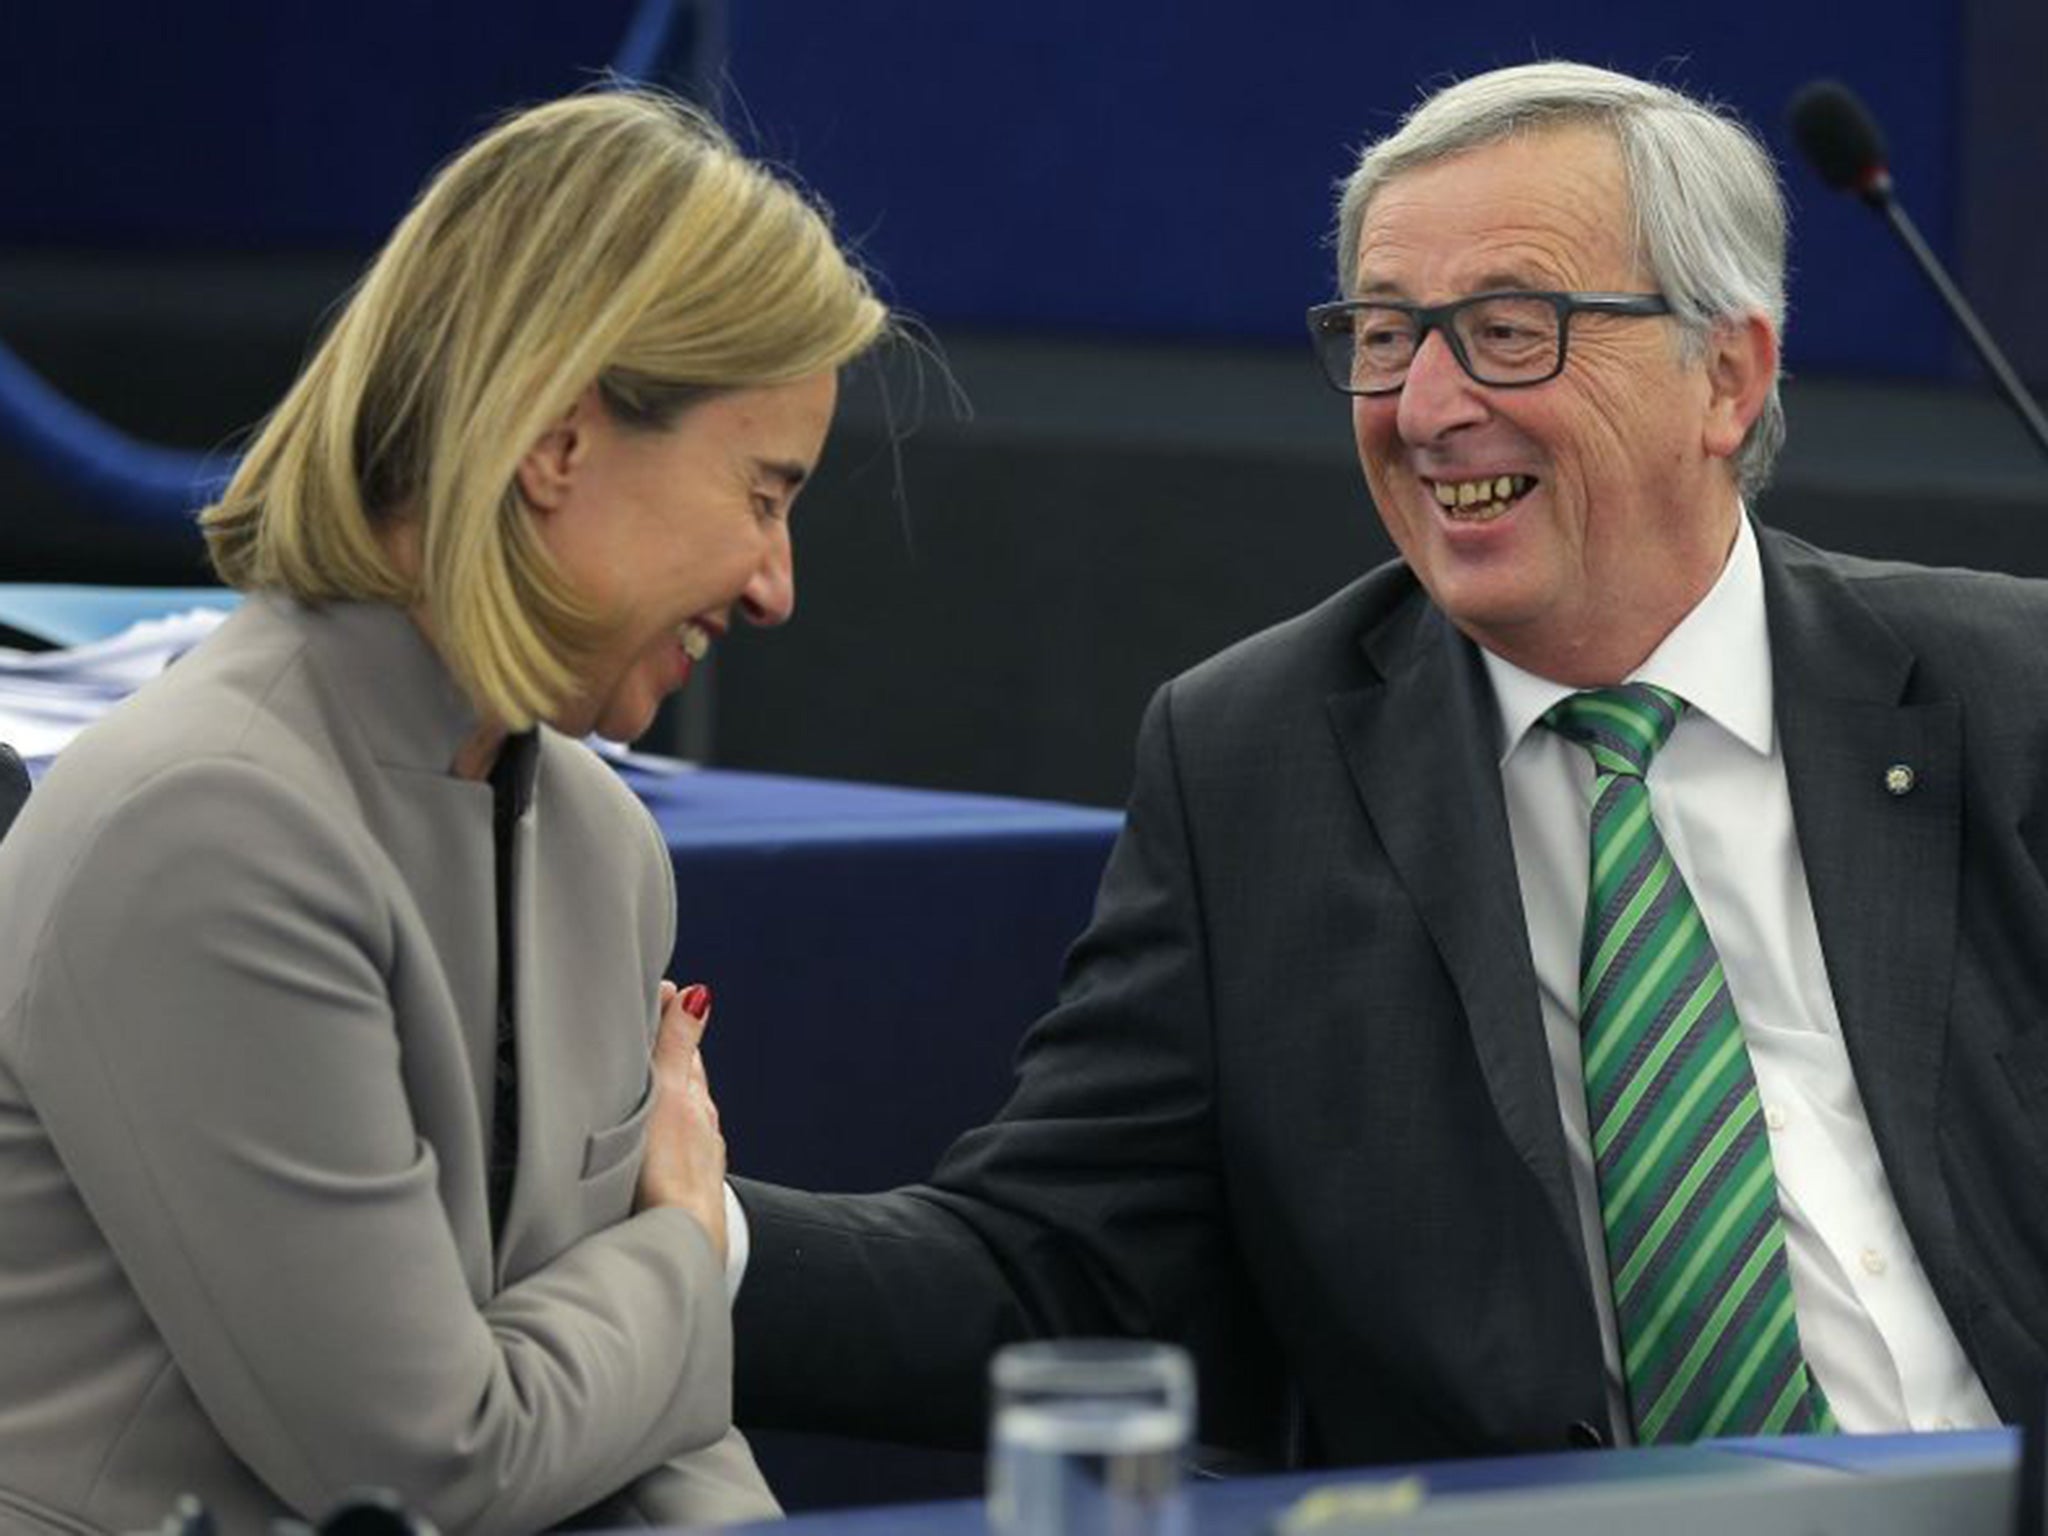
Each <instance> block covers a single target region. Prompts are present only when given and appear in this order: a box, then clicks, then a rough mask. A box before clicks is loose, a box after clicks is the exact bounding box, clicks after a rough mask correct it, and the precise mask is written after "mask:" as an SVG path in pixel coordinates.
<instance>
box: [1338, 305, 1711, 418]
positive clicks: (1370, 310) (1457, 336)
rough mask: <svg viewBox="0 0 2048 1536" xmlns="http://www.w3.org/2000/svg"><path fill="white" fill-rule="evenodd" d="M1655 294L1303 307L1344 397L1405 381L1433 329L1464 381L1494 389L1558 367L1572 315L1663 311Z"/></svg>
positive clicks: (1393, 388)
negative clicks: (1442, 340) (1444, 345)
mask: <svg viewBox="0 0 2048 1536" xmlns="http://www.w3.org/2000/svg"><path fill="white" fill-rule="evenodd" d="M1670 313H1671V305H1670V302H1669V301H1668V300H1666V299H1665V298H1664V296H1663V295H1662V294H1658V293H1546V292H1541V291H1538V290H1535V289H1523V288H1510V289H1502V290H1500V291H1498V292H1495V293H1475V294H1473V295H1472V296H1471V297H1470V298H1467V299H1458V300H1455V301H1454V302H1452V303H1449V304H1403V303H1400V302H1399V301H1397V300H1394V299H1346V300H1344V301H1343V302H1341V303H1337V304H1318V305H1316V306H1315V307H1314V308H1313V309H1311V310H1310V311H1309V312H1308V333H1309V336H1310V338H1311V339H1312V340H1313V342H1314V344H1315V349H1316V357H1317V359H1318V360H1319V361H1320V362H1321V363H1322V365H1323V377H1324V378H1326V379H1328V380H1329V381H1330V386H1331V387H1332V388H1333V389H1338V390H1341V391H1343V392H1344V393H1345V394H1347V395H1391V394H1394V393H1396V392H1397V391H1398V390H1399V389H1400V388H1401V386H1402V385H1403V384H1405V383H1406V382H1407V381H1408V368H1409V365H1410V364H1411V363H1413V362H1414V361H1415V354H1416V353H1417V352H1418V351H1420V350H1421V348H1422V342H1423V338H1424V337H1426V336H1428V335H1429V333H1430V332H1431V331H1440V332H1442V333H1443V338H1444V341H1445V343H1446V344H1448V345H1449V347H1450V349H1451V356H1453V357H1455V358H1456V359H1457V360H1458V366H1459V367H1460V368H1463V369H1464V370H1465V372H1466V374H1467V375H1469V376H1470V377H1471V378H1472V380H1473V381H1474V382H1476V383H1479V384H1485V385H1488V386H1490V387H1492V388H1495V389H1520V388H1523V387H1524V386H1526V385H1530V384H1541V383H1544V382H1545V381H1547V380H1549V379H1554V378H1556V377H1557V376H1558V375H1559V374H1560V373H1562V372H1564V356H1565V346H1566V341H1567V338H1568V337H1569V336H1570V334H1571V321H1572V316H1573V315H1579V314H1592V315H1668V314H1670Z"/></svg>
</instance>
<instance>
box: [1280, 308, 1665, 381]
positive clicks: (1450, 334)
mask: <svg viewBox="0 0 2048 1536" xmlns="http://www.w3.org/2000/svg"><path fill="white" fill-rule="evenodd" d="M1495 299H1540V300H1542V301H1544V302H1545V303H1547V304H1549V305H1550V307H1551V309H1552V310H1553V311H1555V313H1556V315H1557V362H1556V364H1555V365H1554V366H1553V367H1552V368H1551V370H1550V372H1548V373H1545V374H1541V375H1539V376H1538V377H1536V378H1533V379H1509V380H1505V381H1496V380H1493V379H1482V378H1481V377H1480V376H1479V372H1478V370H1477V369H1475V368H1474V367H1473V366H1472V359H1471V358H1470V357H1468V356H1466V354H1465V342H1464V339H1463V338H1462V337H1461V336H1459V335H1458V328H1457V327H1456V326H1455V325H1453V324H1451V323H1450V322H1451V320H1452V319H1453V317H1455V316H1456V315H1457V314H1458V313H1459V311H1461V310H1465V309H1469V308H1471V307H1472V306H1473V305H1475V304H1484V303H1487V302H1488V301H1490V300H1495ZM1365 309H1391V310H1394V311H1396V312H1397V313H1400V314H1405V315H1407V316H1408V317H1409V319H1410V320H1412V321H1413V322H1414V324H1415V327H1416V330H1415V351H1414V352H1411V353H1410V354H1409V355H1408V368H1404V369H1403V370H1402V372H1401V377H1400V379H1399V380H1397V381H1396V382H1395V383H1392V384H1387V385H1383V386H1381V387H1380V388H1378V389H1354V388H1352V387H1350V386H1349V385H1346V384H1339V383H1338V382H1337V380H1336V378H1335V377H1334V376H1333V375H1332V374H1331V372H1330V369H1329V367H1328V365H1327V364H1326V363H1324V360H1323V349H1322V346H1321V344H1320V343H1321V340H1322V338H1323V336H1324V335H1325V334H1327V333H1326V332H1324V331H1323V330H1321V329H1320V328H1319V327H1318V324H1317V322H1318V321H1320V320H1322V319H1323V318H1324V317H1325V316H1328V315H1340V314H1352V315H1355V314H1357V313H1358V312H1359V311H1360V310H1365ZM1675 313H1676V311H1675V310H1673V308H1672V307H1671V301H1670V300H1669V299H1667V298H1665V297H1664V295H1663V294H1661V293H1570V292H1560V291H1557V290H1553V289H1545V288H1493V289H1489V290H1487V291H1486V292H1485V293H1474V294H1468V295H1466V296H1465V297H1464V298H1462V299H1453V300H1451V301H1450V302H1449V303H1448V304H1410V303H1408V302H1406V301H1405V300H1402V299H1338V300H1336V301H1335V302H1333V303H1329V304H1313V305H1310V306H1309V311H1308V333H1309V341H1310V349H1311V350H1312V351H1313V352H1314V353H1315V355H1316V363H1317V365H1318V366H1317V369H1316V371H1317V372H1318V373H1320V374H1321V375H1322V376H1323V382H1324V383H1326V384H1328V385H1329V386H1330V388H1332V389H1334V390H1336V391H1337V392H1338V393H1339V394H1342V395H1350V396H1352V397H1353V398H1355V399H1365V400H1384V399H1385V398H1386V397H1387V396H1389V395H1398V394H1399V393H1400V392H1401V391H1402V390H1404V389H1406V388H1407V387H1408V370H1409V369H1412V368H1413V367H1414V366H1415V356H1416V353H1419V352H1421V351H1422V344H1423V343H1424V342H1425V341H1427V340H1429V333H1430V332H1431V331H1435V332H1436V333H1437V334H1438V335H1440V336H1442V337H1443V339H1444V345H1445V346H1447V347H1449V348H1450V351H1451V356H1452V357H1454V358H1456V359H1457V361H1458V366H1459V367H1460V368H1461V369H1463V370H1464V373H1465V377H1466V378H1468V379H1470V380H1471V381H1472V382H1473V383H1474V384H1477V385H1479V386H1480V387H1481V388H1482V389H1528V388H1531V387H1532V386H1534V385H1537V384H1548V383H1549V382H1550V381H1551V380H1552V379H1554V378H1556V377H1557V376H1558V375H1559V374H1561V373H1563V372H1564V365H1565V358H1566V356H1567V355H1568V354H1569V353H1570V351H1571V334H1572V324H1571V322H1572V316H1573V315H1581V314H1591V315H1624V316H1632V317H1637V316H1639V317H1643V318H1655V317H1657V316H1659V315H1670V314H1675Z"/></svg>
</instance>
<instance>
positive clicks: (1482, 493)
mask: <svg viewBox="0 0 2048 1536" xmlns="http://www.w3.org/2000/svg"><path fill="white" fill-rule="evenodd" d="M1423 483H1424V484H1425V485H1427V486H1428V487H1429V493H1430V494H1431V495H1432V496H1434V497H1435V498H1436V504H1437V505H1438V506H1439V507H1441V508H1443V510H1444V511H1445V512H1446V513H1448V514H1449V515H1450V516H1451V517H1452V518H1454V519H1455V520H1457V521H1459V522H1474V523H1485V522H1491V521H1493V519H1495V518H1497V517H1500V516H1503V515H1504V514H1505V513H1506V512H1507V510H1508V508H1509V507H1512V506H1513V505H1514V504H1515V503H1516V502H1518V501H1520V500H1521V499H1522V498H1523V497H1524V496H1526V495H1528V494H1529V492H1530V491H1532V490H1534V489H1535V488H1536V477H1535V476H1534V475H1492V476H1489V477H1488V478H1486V479H1484V480H1426V481H1424V482H1423Z"/></svg>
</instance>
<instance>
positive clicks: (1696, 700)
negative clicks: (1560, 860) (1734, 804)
mask: <svg viewBox="0 0 2048 1536" xmlns="http://www.w3.org/2000/svg"><path fill="white" fill-rule="evenodd" d="M1479 654H1480V655H1481V656H1482V657H1483V658H1484V659H1485V661H1486V672H1487V676H1488V677H1489V678H1491V679H1492V681H1493V696H1494V699H1495V701H1496V703H1497V704H1498V706H1499V708H1500V741H1501V752H1500V760H1501V763H1502V764H1503V765H1505V764H1506V763H1507V760H1508V759H1509V758H1510V757H1512V756H1513V755H1514V752H1515V749H1516V748H1517V747H1518V746H1520V745H1521V743H1522V739H1523V738H1524V737H1525V736H1527V735H1528V734H1529V731H1530V729H1531V728H1532V727H1533V726H1535V724H1536V723H1537V721H1539V720H1541V719H1542V718H1543V714H1544V712H1545V711H1546V710H1548V709H1549V708H1550V706H1551V705H1553V704H1555V703H1556V702H1557V701H1558V700H1559V699H1562V698H1564V697H1566V696H1567V695H1568V694H1571V693H1573V692H1574V691H1576V690H1574V689H1571V688H1568V687H1566V686H1565V685H1564V684H1563V683H1554V682H1552V681H1551V680H1550V679H1549V678H1547V677H1538V676H1536V674H1535V673H1533V672H1525V671H1523V670H1522V669H1521V668H1520V667H1518V666H1516V665H1515V664H1514V663H1513V662H1511V661H1503V660H1502V659H1501V658H1500V657H1498V656H1496V655H1494V654H1493V652H1491V651H1489V650H1487V649H1486V648H1485V647H1484V646H1482V647H1480V651H1479ZM1626 681H1628V682H1632V683H1635V682H1641V683H1655V684H1657V685H1658V686H1659V687H1661V688H1668V689H1670V690H1671V691H1672V692H1673V693H1675V694H1677V695H1678V696H1679V697H1680V698H1682V699H1684V700H1685V701H1686V702H1687V703H1688V704H1690V705H1691V706H1692V709H1693V711H1694V712H1695V713H1697V714H1701V715H1705V716H1706V717H1707V718H1709V719H1710V720H1712V721H1714V722H1715V723H1716V724H1717V725H1719V726H1720V727H1721V728H1722V729H1723V730H1725V731H1727V732H1728V733H1729V734H1730V735H1731V736H1733V737H1735V738H1736V739H1737V740H1738V741H1740V742H1742V743H1743V744H1744V745H1745V746H1747V747H1749V748H1750V750H1751V751H1753V752H1756V753H1758V754H1760V755H1766V756H1767V755H1768V754H1769V753H1770V752H1771V750H1772V747H1773V743H1774V741H1775V735H1774V730H1775V727H1774V725H1773V716H1772V712H1771V644H1770V630H1769V625H1768V621H1767V619H1766V616H1765V613H1764V572H1763V560H1762V557H1761V556H1760V555H1759V554H1758V552H1757V543H1756V532H1755V530H1754V529H1752V528H1751V527H1750V525H1749V517H1748V515H1747V513H1745V514H1744V515H1743V516H1742V517H1741V518H1739V519H1738V526H1737V529H1736V533H1735V547H1734V548H1733V549H1731V550H1729V552H1728V562H1727V564H1726V565H1724V566H1722V568H1721V574H1720V576H1719V578H1717V579H1716V580H1715V582H1714V585H1713V587H1712V588H1711V589H1709V590H1708V592H1707V595H1706V596H1705V597H1703V598H1701V599H1700V600H1699V601H1698V602H1697V603H1695V604H1694V605H1693V609H1692V611H1691V612H1690V613H1688V614H1687V615H1686V616H1685V617H1684V618H1682V619H1680V620H1679V621H1678V626H1677V627H1676V628H1675V629H1673V630H1672V631H1671V633H1670V634H1668V635H1666V636H1665V637H1664V639H1663V642H1662V643H1661V644H1660V645H1659V646H1658V647H1657V648H1656V649H1655V650H1654V651H1652V652H1651V653H1650V654H1649V656H1648V657H1646V658H1645V659H1644V661H1643V664H1642V665H1641V666H1639V667H1637V668H1636V669H1635V671H1633V672H1631V673H1630V674H1629V675H1628V678H1627V679H1626Z"/></svg>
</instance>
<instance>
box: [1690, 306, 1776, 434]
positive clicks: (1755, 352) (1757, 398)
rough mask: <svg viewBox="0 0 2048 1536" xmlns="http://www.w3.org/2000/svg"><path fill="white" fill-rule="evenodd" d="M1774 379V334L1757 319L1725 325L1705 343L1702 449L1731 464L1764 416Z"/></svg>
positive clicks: (1715, 329)
mask: <svg viewBox="0 0 2048 1536" xmlns="http://www.w3.org/2000/svg"><path fill="white" fill-rule="evenodd" d="M1777 377H1778V333H1777V331H1776V330H1775V329H1773V327H1772V325H1771V323H1770V321H1768V320H1766V319H1764V317H1763V316H1761V315H1750V316H1748V317H1747V318H1745V319H1741V320H1724V321H1722V322H1720V323H1719V324H1718V325H1716V326H1715V327H1714V328H1713V330H1712V331H1711V332H1710V333H1709V334H1708V337H1707V390H1708V395H1707V419H1706V426H1705V434H1704V437H1703V439H1702V445H1703V446H1704V447H1705V448H1706V450H1707V452H1708V454H1709V455H1711V456H1712V457H1714V458H1717V459H1727V458H1733V457H1734V456H1735V451H1736V449H1738V448H1740V447H1741V446H1742V439H1743V437H1744V436H1745V435H1746V434H1747V433H1748V432H1749V428H1750V424H1751V423H1752V422H1754V421H1755V420H1756V419H1757V417H1759V416H1761V415H1762V414H1763V410H1764V402H1765V401H1766V400H1768V399H1769V398H1770V394H1771V385H1772V383H1773V382H1774V381H1775V380H1776V379H1777Z"/></svg>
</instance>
